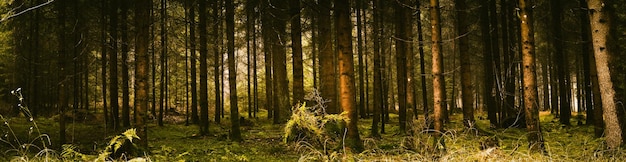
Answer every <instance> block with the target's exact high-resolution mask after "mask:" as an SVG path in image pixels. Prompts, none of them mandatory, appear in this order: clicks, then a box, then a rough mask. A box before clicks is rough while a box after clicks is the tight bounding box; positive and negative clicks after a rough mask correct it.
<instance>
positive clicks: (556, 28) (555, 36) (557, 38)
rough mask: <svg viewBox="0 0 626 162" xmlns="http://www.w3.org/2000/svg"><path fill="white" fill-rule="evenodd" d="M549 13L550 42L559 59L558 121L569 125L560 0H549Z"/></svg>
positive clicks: (565, 57)
mask: <svg viewBox="0 0 626 162" xmlns="http://www.w3.org/2000/svg"><path fill="white" fill-rule="evenodd" d="M550 10H551V11H550V12H551V13H550V15H551V17H552V44H553V45H554V46H553V48H554V52H555V53H554V55H555V60H559V61H558V62H559V64H558V65H557V66H556V67H557V74H558V78H559V87H561V90H560V91H559V95H560V105H559V108H560V109H559V110H560V114H561V115H559V121H560V122H561V124H564V125H570V122H569V120H570V118H571V116H572V110H571V102H570V101H571V99H570V98H571V97H570V96H571V91H570V89H571V88H570V83H569V68H568V65H569V62H568V57H567V56H565V52H564V50H563V32H562V31H561V23H560V21H561V20H563V16H562V13H561V12H562V10H563V9H562V6H561V2H560V0H551V1H550Z"/></svg>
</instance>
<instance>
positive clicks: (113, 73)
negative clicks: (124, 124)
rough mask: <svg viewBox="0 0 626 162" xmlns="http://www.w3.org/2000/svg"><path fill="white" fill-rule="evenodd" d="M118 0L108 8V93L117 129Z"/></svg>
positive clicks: (118, 119)
mask: <svg viewBox="0 0 626 162" xmlns="http://www.w3.org/2000/svg"><path fill="white" fill-rule="evenodd" d="M118 3H119V2H118V0H112V1H111V8H109V19H110V20H109V21H110V22H109V31H110V32H109V34H110V35H111V36H110V40H109V43H110V44H109V48H111V49H110V50H109V61H110V63H109V66H110V68H109V74H110V75H109V85H110V86H109V93H110V96H109V97H110V98H111V119H112V122H113V123H112V124H113V129H114V130H117V129H118V128H119V127H120V116H119V108H120V105H119V101H118V98H119V96H118V89H119V88H118V85H117V80H118V79H117V25H118V22H117V17H118V16H119V15H118V13H117V10H118V7H119V5H118Z"/></svg>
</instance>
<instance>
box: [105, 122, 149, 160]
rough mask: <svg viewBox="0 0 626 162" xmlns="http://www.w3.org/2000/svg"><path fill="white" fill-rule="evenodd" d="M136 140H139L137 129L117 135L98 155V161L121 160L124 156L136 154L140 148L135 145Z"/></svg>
mask: <svg viewBox="0 0 626 162" xmlns="http://www.w3.org/2000/svg"><path fill="white" fill-rule="evenodd" d="M134 139H139V136H137V130H136V129H134V128H133V129H128V130H126V132H124V133H122V134H120V135H117V136H115V137H113V138H112V139H111V141H109V145H108V146H107V147H106V148H105V149H104V151H103V152H102V153H100V155H98V158H97V159H96V160H97V161H103V160H111V159H119V158H121V157H124V156H129V155H132V154H135V153H136V152H137V151H138V147H137V146H136V145H135V144H134V143H133V140H134Z"/></svg>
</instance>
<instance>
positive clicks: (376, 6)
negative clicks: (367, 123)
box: [370, 0, 384, 138]
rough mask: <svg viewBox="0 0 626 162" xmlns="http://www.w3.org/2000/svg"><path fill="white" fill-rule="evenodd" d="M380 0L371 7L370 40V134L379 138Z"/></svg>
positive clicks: (381, 97)
mask: <svg viewBox="0 0 626 162" xmlns="http://www.w3.org/2000/svg"><path fill="white" fill-rule="evenodd" d="M380 1H382V0H374V2H373V5H372V8H373V10H374V24H373V29H372V40H373V41H374V43H373V44H374V89H373V90H374V99H373V101H374V110H373V111H374V118H373V119H372V130H371V133H370V134H371V135H372V137H374V138H380V134H379V133H378V125H379V123H380V114H381V110H382V109H381V108H382V107H383V105H382V100H383V99H384V97H383V95H382V94H383V93H382V69H381V66H380V39H381V38H380V27H379V25H378V24H379V21H380V20H381V16H380V8H379V4H380Z"/></svg>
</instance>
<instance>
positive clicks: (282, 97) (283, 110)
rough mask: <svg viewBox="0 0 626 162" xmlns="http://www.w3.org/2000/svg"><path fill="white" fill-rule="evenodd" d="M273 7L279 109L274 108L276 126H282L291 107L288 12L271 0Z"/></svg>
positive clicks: (273, 35) (274, 55)
mask: <svg viewBox="0 0 626 162" xmlns="http://www.w3.org/2000/svg"><path fill="white" fill-rule="evenodd" d="M270 3H271V4H272V5H273V7H272V8H271V10H270V12H271V13H272V15H274V16H275V17H274V18H272V21H271V22H272V26H271V27H272V30H271V31H270V33H269V34H270V35H269V36H270V39H271V40H272V48H271V50H272V67H273V68H272V69H273V70H274V71H273V73H272V74H273V76H272V78H273V79H274V86H273V88H274V89H273V90H274V92H273V93H274V95H275V96H276V98H275V101H276V103H274V104H275V105H276V106H277V107H274V124H280V123H284V122H286V121H287V118H288V117H289V116H288V114H289V113H290V110H291V106H290V105H289V91H288V90H289V88H288V81H287V63H286V50H285V44H286V43H285V41H286V40H285V39H281V38H283V36H285V35H286V33H285V28H286V24H285V23H286V16H287V14H288V12H285V11H284V10H285V9H287V6H286V5H285V4H284V3H282V2H278V1H276V0H270Z"/></svg>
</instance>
